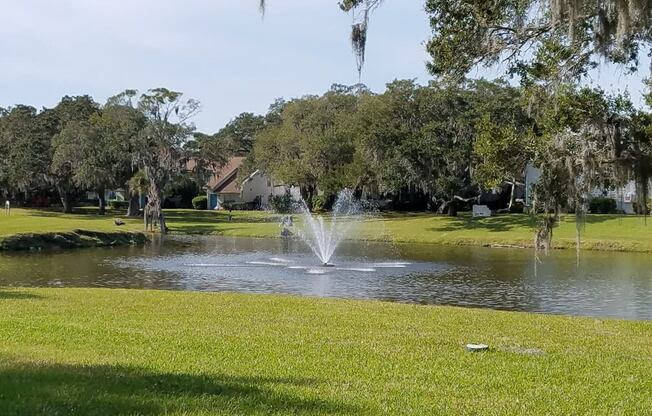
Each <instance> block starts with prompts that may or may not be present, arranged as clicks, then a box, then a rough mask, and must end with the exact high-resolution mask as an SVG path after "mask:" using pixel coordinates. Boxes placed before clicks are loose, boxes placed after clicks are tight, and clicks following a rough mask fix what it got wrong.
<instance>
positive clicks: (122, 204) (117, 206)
mask: <svg viewBox="0 0 652 416" xmlns="http://www.w3.org/2000/svg"><path fill="white" fill-rule="evenodd" d="M108 204H109V207H111V209H112V210H114V211H117V210H124V209H127V208H129V201H120V200H117V199H112V200H110V201H109V202H108Z"/></svg>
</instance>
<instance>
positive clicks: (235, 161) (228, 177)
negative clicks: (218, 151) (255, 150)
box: [206, 157, 245, 209]
mask: <svg viewBox="0 0 652 416" xmlns="http://www.w3.org/2000/svg"><path fill="white" fill-rule="evenodd" d="M244 160H245V158H244V157H232V158H231V159H229V161H228V162H227V163H226V165H224V166H222V168H221V169H219V170H218V171H216V172H215V173H214V174H213V175H212V176H211V179H210V180H209V181H208V183H207V184H206V196H207V197H208V209H222V208H223V205H224V204H226V203H240V202H244V201H243V200H242V197H241V195H240V194H241V192H240V185H239V184H238V170H239V169H240V167H242V164H243V163H244Z"/></svg>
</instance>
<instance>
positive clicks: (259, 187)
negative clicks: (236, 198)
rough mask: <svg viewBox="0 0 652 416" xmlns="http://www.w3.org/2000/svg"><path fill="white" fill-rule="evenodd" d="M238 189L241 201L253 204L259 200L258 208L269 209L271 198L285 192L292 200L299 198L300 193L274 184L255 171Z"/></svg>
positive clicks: (294, 187)
mask: <svg viewBox="0 0 652 416" xmlns="http://www.w3.org/2000/svg"><path fill="white" fill-rule="evenodd" d="M240 188H241V197H242V200H243V201H246V202H254V201H256V200H257V199H258V198H260V199H259V201H260V206H261V207H263V208H267V207H269V205H270V200H271V198H272V197H274V196H282V195H285V193H286V192H287V191H290V194H291V195H292V198H293V199H299V198H301V192H300V190H299V188H298V187H296V186H291V187H288V186H286V185H283V184H278V183H275V182H274V180H273V179H272V178H270V177H269V176H267V175H265V174H264V173H262V172H261V171H260V170H256V171H255V172H254V173H252V174H251V175H249V177H247V178H246V179H245V180H244V181H242V184H241V185H240Z"/></svg>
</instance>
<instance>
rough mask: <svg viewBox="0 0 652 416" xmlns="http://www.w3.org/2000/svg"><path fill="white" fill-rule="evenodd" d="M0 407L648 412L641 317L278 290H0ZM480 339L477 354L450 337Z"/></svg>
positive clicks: (651, 333)
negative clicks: (484, 348)
mask: <svg viewBox="0 0 652 416" xmlns="http://www.w3.org/2000/svg"><path fill="white" fill-rule="evenodd" d="M0 339H1V340H2V341H1V342H0V414H1V415H3V416H10V415H37V414H46V415H117V414H120V415H122V414H125V415H126V414H134V415H135V414H138V415H160V414H185V415H209V414H220V415H236V414H260V415H268V414H278V415H284V414H293V415H294V414H306V415H313V414H414V415H424V414H451V415H464V414H468V415H497V414H527V415H548V414H569V415H570V414H574V415H575V414H592V415H593V414H596V415H614V414H641V415H642V414H649V412H650V410H652V394H650V392H652V377H650V374H652V343H651V342H650V339H652V323H651V322H637V321H629V322H628V321H617V320H598V319H591V318H572V317H563V316H547V315H537V314H523V313H509V312H496V311H489V310H477V309H462V308H452V307H429V306H415V305H404V304H392V303H383V302H371V301H348V300H329V299H314V298H299V297H288V296H268V295H242V294H217V293H215V294H211V293H192V292H157V291H138V290H107V289H20V290H17V289H15V290H8V289H5V290H0ZM468 342H486V343H488V344H490V345H491V346H492V350H491V351H490V352H487V353H467V352H465V350H464V344H465V343H468Z"/></svg>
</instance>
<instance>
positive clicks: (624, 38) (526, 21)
mask: <svg viewBox="0 0 652 416" xmlns="http://www.w3.org/2000/svg"><path fill="white" fill-rule="evenodd" d="M426 12H427V13H428V14H429V16H430V21H431V25H432V29H433V37H432V39H431V40H430V41H429V43H428V52H429V53H430V55H431V56H432V62H431V63H430V64H429V69H430V71H431V72H432V73H433V74H434V75H441V76H446V77H452V78H454V79H460V78H461V77H463V76H464V75H465V74H467V73H468V72H469V71H470V70H471V69H473V68H474V67H475V66H476V65H478V64H482V65H485V66H491V65H494V64H496V63H498V62H501V61H502V62H506V63H507V65H508V67H509V70H510V71H512V72H515V73H519V74H520V75H522V76H523V77H535V78H546V79H555V80H570V79H574V78H575V77H577V76H580V75H582V74H584V73H585V72H586V70H587V69H590V68H592V67H594V66H597V65H598V61H599V59H600V58H604V59H605V60H607V61H611V62H616V63H619V64H628V65H631V67H632V68H636V67H637V66H638V57H639V51H640V49H641V48H646V47H648V46H649V45H650V41H651V40H652V32H651V31H650V28H651V26H652V20H651V19H650V17H651V13H652V8H650V6H649V4H648V2H646V1H642V0H632V1H620V0H608V1H603V0H579V1H578V0H561V1H548V0H500V1H486V0H485V1H474V0H452V1H451V0H428V1H427V2H426Z"/></svg>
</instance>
